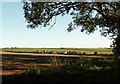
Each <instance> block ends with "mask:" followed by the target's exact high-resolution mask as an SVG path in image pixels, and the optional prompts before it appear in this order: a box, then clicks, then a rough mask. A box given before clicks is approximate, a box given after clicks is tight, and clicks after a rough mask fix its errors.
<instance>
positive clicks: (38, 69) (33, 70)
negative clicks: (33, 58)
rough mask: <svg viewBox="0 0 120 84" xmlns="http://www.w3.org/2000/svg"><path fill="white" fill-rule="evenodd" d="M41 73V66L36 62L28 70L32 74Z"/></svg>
mask: <svg viewBox="0 0 120 84" xmlns="http://www.w3.org/2000/svg"><path fill="white" fill-rule="evenodd" d="M40 73H41V67H37V66H36V65H35V64H32V65H31V67H30V68H29V69H28V72H27V74H31V75H39V74H40Z"/></svg>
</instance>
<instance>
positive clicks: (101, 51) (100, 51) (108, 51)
mask: <svg viewBox="0 0 120 84" xmlns="http://www.w3.org/2000/svg"><path fill="white" fill-rule="evenodd" d="M44 50H46V51H48V52H50V51H54V52H58V53H61V52H68V51H74V52H78V53H81V54H82V53H86V54H93V53H94V52H97V53H98V54H108V55H109V54H113V52H112V49H110V48H2V51H7V52H33V53H36V52H42V51H44Z"/></svg>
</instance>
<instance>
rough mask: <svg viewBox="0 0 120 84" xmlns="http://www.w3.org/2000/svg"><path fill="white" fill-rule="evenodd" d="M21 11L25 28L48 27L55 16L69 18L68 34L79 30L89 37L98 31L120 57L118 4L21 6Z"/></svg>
mask: <svg viewBox="0 0 120 84" xmlns="http://www.w3.org/2000/svg"><path fill="white" fill-rule="evenodd" d="M23 9H24V17H25V19H26V21H27V23H29V24H28V25H27V27H28V28H36V27H40V26H44V27H45V26H48V25H50V26H51V27H52V26H54V24H55V23H54V24H52V25H51V21H52V20H53V19H55V22H56V19H57V16H58V15H62V16H64V15H65V14H70V15H71V17H72V19H73V21H72V22H70V23H69V24H68V29H67V30H68V32H70V31H72V30H74V29H76V28H81V27H82V28H81V32H84V31H85V32H86V33H87V34H90V33H93V32H94V31H95V30H97V29H98V28H99V30H100V32H101V35H103V36H109V37H110V38H111V39H113V44H112V45H111V47H112V48H113V52H114V54H115V55H116V56H117V55H120V2H74V1H73V2H71V1H67V2H23Z"/></svg>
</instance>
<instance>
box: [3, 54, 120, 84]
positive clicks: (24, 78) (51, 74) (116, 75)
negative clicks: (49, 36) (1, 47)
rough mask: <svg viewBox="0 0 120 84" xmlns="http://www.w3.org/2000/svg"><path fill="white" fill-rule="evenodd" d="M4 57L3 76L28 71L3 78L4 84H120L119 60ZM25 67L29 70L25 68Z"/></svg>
mask: <svg viewBox="0 0 120 84" xmlns="http://www.w3.org/2000/svg"><path fill="white" fill-rule="evenodd" d="M2 57H3V72H4V71H6V70H11V71H13V70H20V69H21V70H26V71H25V72H23V73H21V74H12V75H3V76H2V84H18V83H20V84H45V83H47V84H54V83H56V84H59V83H61V84H64V83H72V84H78V83H82V84H93V83H95V84H98V83H101V84H102V83H109V84H115V83H117V84H119V83H120V72H119V71H120V59H119V58H118V59H117V61H115V60H114V58H112V57H111V58H110V57H108V58H107V57H106V58H104V57H103V58H100V57H96V58H95V57H94V58H93V57H92V58H89V57H67V56H65V57H64V56H62V57H61V56H28V55H23V56H22V55H13V54H12V55H10V54H9V55H8V54H4V55H3V56H2ZM9 62H10V63H11V65H10V64H9ZM16 62H17V63H16ZM24 64H26V65H29V66H28V67H26V66H25V65H24ZM30 64H31V65H30ZM42 64H49V65H50V66H43V65H42ZM23 65H24V66H23ZM20 67H21V68H20Z"/></svg>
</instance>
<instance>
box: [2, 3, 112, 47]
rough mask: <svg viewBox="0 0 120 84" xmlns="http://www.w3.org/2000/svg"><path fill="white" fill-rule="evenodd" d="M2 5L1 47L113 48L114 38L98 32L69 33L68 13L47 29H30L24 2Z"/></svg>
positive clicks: (69, 19) (77, 30) (59, 17)
mask: <svg viewBox="0 0 120 84" xmlns="http://www.w3.org/2000/svg"><path fill="white" fill-rule="evenodd" d="M1 4H2V7H0V8H2V9H1V11H2V13H1V14H0V16H2V17H1V18H2V19H1V20H0V21H1V22H0V23H2V26H0V27H1V31H0V32H2V33H0V34H1V40H0V47H39V48H41V47H46V48H60V47H75V48H98V47H110V44H111V43H112V40H109V39H108V38H107V37H103V36H101V35H100V33H99V31H96V32H95V33H94V34H90V35H87V34H85V32H84V33H82V32H80V28H78V29H76V30H73V31H72V32H69V33H68V32H67V28H68V24H69V22H70V21H72V19H71V17H70V16H69V15H65V16H63V17H62V16H58V17H57V23H56V24H55V25H54V27H53V28H52V29H51V30H48V29H49V27H46V28H36V29H34V30H32V29H28V28H27V27H26V26H27V23H26V22H25V18H24V14H23V13H24V12H23V9H22V3H21V2H2V3H0V5H1Z"/></svg>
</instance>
